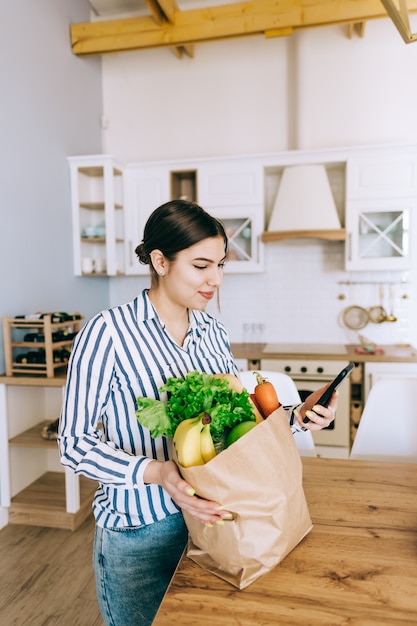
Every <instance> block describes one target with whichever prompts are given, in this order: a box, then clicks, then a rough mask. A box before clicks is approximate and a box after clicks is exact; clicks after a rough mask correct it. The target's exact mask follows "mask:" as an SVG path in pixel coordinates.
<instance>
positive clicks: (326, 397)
mask: <svg viewBox="0 0 417 626" xmlns="http://www.w3.org/2000/svg"><path fill="white" fill-rule="evenodd" d="M355 367H356V365H355V363H349V365H346V367H344V368H343V369H342V371H341V372H339V373H338V375H337V376H336V378H335V379H334V380H333V381H332V382H331V384H330V385H329V387H327V389H326V391H325V392H324V393H323V394H322V396H321V397H320V398H319V399H318V400H317V402H316V404H320V405H321V406H327V405H328V404H329V402H330V400H331V397H332V395H333V391H334V390H335V389H337V388H338V387H339V385H341V384H342V382H343V381H344V380H345V378H347V377H348V376H349V374H350V372H351V371H352V370H353V369H354V368H355ZM309 421H310V420H309V419H308V417H305V418H304V419H303V422H304V424H307V422H309Z"/></svg>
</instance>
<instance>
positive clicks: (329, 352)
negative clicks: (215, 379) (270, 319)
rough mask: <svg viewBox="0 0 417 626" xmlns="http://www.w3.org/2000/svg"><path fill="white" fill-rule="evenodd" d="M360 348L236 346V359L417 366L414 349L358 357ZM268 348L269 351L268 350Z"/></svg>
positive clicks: (399, 348) (393, 348) (388, 347)
mask: <svg viewBox="0 0 417 626" xmlns="http://www.w3.org/2000/svg"><path fill="white" fill-rule="evenodd" d="M358 347H360V346H359V344H345V345H344V344H340V345H338V344H325V343H324V344H317V343H314V344H313V343H312V344H308V343H305V344H297V343H294V344H289V343H274V344H266V343H232V344H231V348H232V352H233V356H234V357H235V358H236V359H248V360H250V361H259V360H261V359H300V360H302V359H306V358H308V359H318V360H320V359H326V360H329V361H340V360H346V361H354V362H355V363H367V362H373V363H386V362H391V363H417V350H416V348H414V347H413V346H410V345H381V346H378V348H381V349H382V350H383V351H384V354H370V353H366V354H358V353H356V352H355V348H358ZM265 348H266V349H265Z"/></svg>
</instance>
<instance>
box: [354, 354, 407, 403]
mask: <svg viewBox="0 0 417 626" xmlns="http://www.w3.org/2000/svg"><path fill="white" fill-rule="evenodd" d="M410 377H411V378H417V363H365V378H364V382H365V401H366V399H367V398H368V395H369V392H370V390H371V387H372V386H373V385H374V384H375V383H376V382H377V381H378V380H383V379H384V378H410ZM388 401H393V402H395V399H392V400H388Z"/></svg>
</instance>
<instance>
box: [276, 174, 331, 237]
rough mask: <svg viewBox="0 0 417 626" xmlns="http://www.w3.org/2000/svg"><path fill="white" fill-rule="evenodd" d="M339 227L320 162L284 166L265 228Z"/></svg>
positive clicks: (311, 228)
mask: <svg viewBox="0 0 417 626" xmlns="http://www.w3.org/2000/svg"><path fill="white" fill-rule="evenodd" d="M340 228H341V224H340V220H339V216H338V213H337V209H336V205H335V203H334V199H333V194H332V190H331V189H330V184H329V179H328V177H327V173H326V168H325V167H324V165H293V166H289V167H285V168H284V171H283V174H282V178H281V183H280V185H279V188H278V193H277V197H276V199H275V203H274V207H273V210H272V215H271V219H270V222H269V225H268V231H273V232H279V231H306V230H337V229H340Z"/></svg>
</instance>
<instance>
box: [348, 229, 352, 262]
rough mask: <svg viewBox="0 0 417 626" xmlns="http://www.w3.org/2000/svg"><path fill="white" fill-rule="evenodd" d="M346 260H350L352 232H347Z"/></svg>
mask: <svg viewBox="0 0 417 626" xmlns="http://www.w3.org/2000/svg"><path fill="white" fill-rule="evenodd" d="M348 260H349V261H351V260H352V233H349V234H348Z"/></svg>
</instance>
